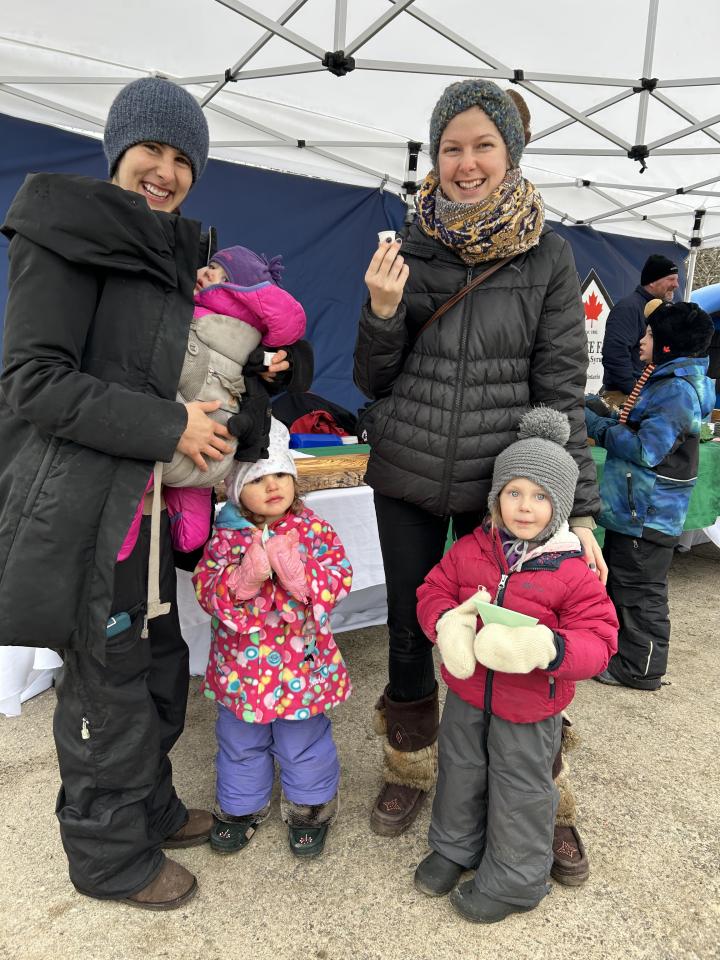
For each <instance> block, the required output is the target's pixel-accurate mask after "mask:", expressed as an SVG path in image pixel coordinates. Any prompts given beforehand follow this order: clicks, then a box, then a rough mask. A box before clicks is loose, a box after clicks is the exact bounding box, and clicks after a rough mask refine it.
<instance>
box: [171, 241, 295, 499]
mask: <svg viewBox="0 0 720 960" xmlns="http://www.w3.org/2000/svg"><path fill="white" fill-rule="evenodd" d="M283 270H284V267H283V265H282V258H281V257H279V256H278V257H273V258H272V259H271V260H269V261H268V260H267V259H266V258H265V257H264V256H263V257H261V256H258V254H256V253H254V252H253V251H252V250H248V249H247V248H246V247H240V246H235V247H226V248H225V249H223V250H219V251H217V253H215V254H214V255H213V257H212V259H211V260H210V263H209V264H208V266H206V267H202V268H201V269H200V270H198V274H197V282H196V285H195V296H194V299H195V311H194V314H193V319H192V321H191V324H190V335H189V337H188V343H187V351H186V354H185V361H184V363H183V368H182V372H181V374H180V381H179V384H178V396H177V399H178V400H179V401H180V402H181V403H188V402H190V401H193V400H220V401H221V404H222V405H221V407H220V408H219V409H218V410H217V411H215V412H214V413H212V414H210V416H212V417H213V419H217V420H219V421H220V422H222V423H228V426H229V429H230V431H231V433H233V434H234V437H235V440H234V442H233V448H234V449H233V452H232V453H229V454H227V455H226V456H224V457H223V458H222V460H211V461H209V462H208V470H207V471H202V470H200V468H199V467H198V466H197V465H196V464H195V463H194V462H193V461H192V460H191V459H190V458H189V457H187V456H185V455H184V454H182V453H179V452H178V451H176V452H175V455H174V457H173V459H172V460H171V461H170V463H167V464H164V465H163V469H162V482H163V485H164V486H169V487H212V486H214V485H215V484H216V483H218V482H219V481H220V480H223V479H224V478H225V477H226V476H227V474H228V473H229V471H230V468H231V467H232V464H233V460H234V459H242V460H248V461H255V460H257V459H259V458H261V457H262V456H263V455H264V456H267V436H268V431H269V427H270V405H269V402H268V394H267V389H266V387H265V385H264V383H263V381H262V380H261V379H260V377H259V375H260V374H261V373H262V371H264V370H266V369H267V367H268V366H269V364H270V362H271V359H272V356H273V353H269V352H268V351H267V348H270V349H271V350H272V349H273V348H279V347H281V346H282V347H286V346H289V345H291V344H296V342H297V341H298V340H300V338H301V337H302V336H303V334H304V332H305V323H306V318H305V311H304V310H303V308H302V306H301V305H300V304H299V303H298V301H297V300H296V299H295V298H294V297H292V296H291V295H290V294H289V293H288V292H287V291H286V290H283V289H282V288H281V287H280V286H279V285H278V281H279V280H280V277H281V275H282V272H283ZM299 346H300V345H298V347H299ZM304 346H305V347H306V349H304V350H301V351H300V350H299V351H298V353H299V354H300V357H299V358H298V359H301V360H302V362H303V363H304V364H308V362H311V360H310V357H311V354H310V351H309V347H307V345H304ZM273 352H274V351H273ZM304 379H305V380H306V381H307V379H308V378H307V376H305V377H304ZM307 386H309V382H308V383H307ZM238 441H240V449H238ZM263 448H265V449H264V450H263Z"/></svg>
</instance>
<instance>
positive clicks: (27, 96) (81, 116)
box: [0, 80, 127, 131]
mask: <svg viewBox="0 0 720 960" xmlns="http://www.w3.org/2000/svg"><path fill="white" fill-rule="evenodd" d="M125 83H127V80H126V81H124V82H123V86H124V84H125ZM0 93H9V94H10V96H12V97H19V98H20V99H21V100H29V101H30V102H31V103H36V104H38V106H40V107H48V108H49V109H50V110H57V111H58V113H64V114H65V116H66V117H72V119H73V120H84V121H85V122H86V123H91V124H92V125H93V126H96V127H100V130H101V131H102V130H104V129H105V121H104V120H99V119H98V118H97V117H93V116H91V115H90V114H89V113H83V112H82V111H80V110H75V109H71V108H70V107H66V106H65V105H64V104H62V103H58V102H57V101H55V100H46V99H45V98H44V97H38V96H37V95H36V94H34V93H27V91H25V90H16V89H15V88H14V87H10V86H8V85H7V84H2V85H0Z"/></svg>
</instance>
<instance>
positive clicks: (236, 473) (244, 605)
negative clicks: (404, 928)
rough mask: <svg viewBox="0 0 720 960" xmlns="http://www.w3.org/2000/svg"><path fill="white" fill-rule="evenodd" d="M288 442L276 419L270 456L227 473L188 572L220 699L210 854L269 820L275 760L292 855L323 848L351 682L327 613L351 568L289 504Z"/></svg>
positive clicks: (292, 473)
mask: <svg viewBox="0 0 720 960" xmlns="http://www.w3.org/2000/svg"><path fill="white" fill-rule="evenodd" d="M289 439H290V436H289V433H288V431H287V428H286V427H284V426H283V424H281V423H279V422H278V421H277V420H273V421H272V424H271V429H270V444H269V457H268V459H265V460H258V461H257V462H256V463H237V464H236V465H235V466H234V468H233V471H232V472H231V473H230V475H229V476H228V478H227V479H226V481H225V485H226V488H227V492H228V502H227V503H226V504H225V505H224V506H223V508H222V510H221V511H220V513H219V515H218V517H217V520H216V523H215V529H214V531H213V536H212V538H211V539H210V541H209V543H208V544H207V546H206V547H205V552H204V554H203V558H202V560H201V561H200V563H199V564H198V566H197V568H196V570H195V573H194V575H193V581H194V583H195V587H196V592H197V598H198V601H199V602H200V605H201V606H202V607H203V608H204V609H205V610H207V612H208V613H210V614H211V615H212V622H211V629H212V645H211V649H210V659H209V663H208V666H207V671H206V674H205V680H204V682H203V691H204V693H205V696H206V697H209V698H210V699H211V700H215V701H216V703H217V725H216V735H217V741H218V753H217V796H216V807H215V815H216V817H217V819H218V823H216V825H215V827H214V828H213V831H212V833H211V835H210V843H211V845H212V847H213V849H215V850H216V851H218V852H219V853H234V852H236V851H238V850H241V849H242V848H243V847H245V846H246V845H247V843H248V842H249V840H250V838H251V837H252V835H253V834H254V832H255V830H256V828H257V826H258V824H260V823H261V822H262V821H263V820H264V819H266V817H267V816H268V814H269V811H270V795H271V792H272V786H273V779H274V761H275V760H277V761H278V764H279V766H280V782H281V784H282V797H281V815H282V817H283V820H285V821H286V822H287V824H288V830H289V841H290V848H291V850H292V852H293V853H294V854H296V855H297V856H300V857H312V856H317V855H318V854H320V853H322V850H323V847H324V844H325V837H326V834H327V830H328V827H329V826H330V825H331V824H332V823H333V822H334V820H335V817H336V816H337V811H338V782H339V779H340V767H339V763H338V758H337V752H336V749H335V744H334V742H333V738H332V730H331V725H330V719H329V716H328V714H329V711H330V710H331V709H332V708H333V707H334V706H335V705H336V704H338V703H341V702H342V701H344V700H347V698H348V697H349V696H350V691H351V686H350V679H349V677H348V674H347V670H346V668H345V664H344V662H343V658H342V655H341V654H340V651H339V650H338V648H337V646H336V644H335V641H334V640H333V636H332V632H331V630H330V619H329V617H330V612H331V610H332V608H333V607H334V605H335V604H336V603H337V602H338V600H341V599H342V598H343V597H345V596H346V595H347V594H348V593H349V591H350V585H351V582H352V570H351V567H350V563H349V561H348V560H347V558H346V556H345V551H344V550H343V546H342V544H341V543H340V540H339V539H338V537H337V534H336V533H335V531H334V530H333V529H332V527H331V526H330V524H329V523H326V522H325V521H324V520H321V519H320V518H319V517H317V516H316V515H315V514H314V513H313V512H312V511H311V510H309V509H308V508H307V507H305V506H304V505H303V503H302V502H301V501H300V500H299V499H298V497H297V487H296V483H295V479H296V477H297V469H296V467H295V463H294V461H293V459H292V456H291V454H290V452H289V450H288V442H289Z"/></svg>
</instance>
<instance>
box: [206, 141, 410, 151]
mask: <svg viewBox="0 0 720 960" xmlns="http://www.w3.org/2000/svg"><path fill="white" fill-rule="evenodd" d="M303 143H304V145H305V147H361V148H362V147H373V148H375V149H378V148H380V149H384V150H387V149H391V150H406V149H407V143H406V142H405V141H399V142H398V143H386V142H385V141H382V140H376V141H372V140H304V141H303ZM211 145H212V146H213V147H284V146H288V144H285V143H278V141H277V140H212V141H211ZM289 146H292V147H297V140H293V141H292V143H290V144H289Z"/></svg>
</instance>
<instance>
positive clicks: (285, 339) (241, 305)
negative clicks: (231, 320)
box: [194, 281, 306, 347]
mask: <svg viewBox="0 0 720 960" xmlns="http://www.w3.org/2000/svg"><path fill="white" fill-rule="evenodd" d="M194 299H195V316H196V317H197V316H203V315H204V314H207V313H220V314H224V315H225V316H230V317H235V318H236V319H237V320H242V321H244V322H245V323H248V324H250V326H251V327H255V329H256V330H259V331H260V334H261V335H262V342H263V343H264V344H265V345H266V346H268V347H282V346H289V345H290V344H292V343H295V341H296V340H299V339H300V338H301V337H302V335H303V334H304V333H305V323H306V318H305V311H304V310H303V308H302V306H301V305H300V304H299V303H298V301H297V300H296V299H295V298H294V297H292V296H291V295H290V294H289V293H288V292H287V290H283V289H282V288H281V287H278V286H277V285H276V284H274V283H270V282H269V281H265V282H263V283H258V284H255V286H252V287H240V286H238V285H237V284H234V283H215V284H213V285H212V286H210V287H205V288H204V289H202V290H198V292H197V293H196V294H195V297H194Z"/></svg>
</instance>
